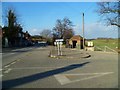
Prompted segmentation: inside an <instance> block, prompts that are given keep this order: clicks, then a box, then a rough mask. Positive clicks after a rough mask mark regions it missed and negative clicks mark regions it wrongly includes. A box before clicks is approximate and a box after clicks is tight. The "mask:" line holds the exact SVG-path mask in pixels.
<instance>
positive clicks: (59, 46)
mask: <svg viewBox="0 0 120 90" xmlns="http://www.w3.org/2000/svg"><path fill="white" fill-rule="evenodd" d="M54 44H55V45H57V47H58V55H62V44H63V39H56V40H55V42H54Z"/></svg>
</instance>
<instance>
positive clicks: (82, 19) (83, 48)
mask: <svg viewBox="0 0 120 90" xmlns="http://www.w3.org/2000/svg"><path fill="white" fill-rule="evenodd" d="M82 23H83V24H82V27H83V49H84V47H85V45H84V44H85V43H84V42H85V39H84V13H82Z"/></svg>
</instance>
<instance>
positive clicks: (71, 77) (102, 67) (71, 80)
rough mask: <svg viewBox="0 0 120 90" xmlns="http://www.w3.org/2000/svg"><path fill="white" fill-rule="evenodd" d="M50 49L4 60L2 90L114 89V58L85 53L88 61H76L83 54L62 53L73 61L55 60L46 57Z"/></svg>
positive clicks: (111, 55)
mask: <svg viewBox="0 0 120 90" xmlns="http://www.w3.org/2000/svg"><path fill="white" fill-rule="evenodd" d="M52 49H53V47H51V46H50V47H37V48H33V49H31V50H28V51H27V52H20V53H16V54H15V55H11V57H10V56H9V58H8V57H6V56H5V57H4V58H3V61H4V64H5V62H8V61H9V64H5V65H4V66H3V68H2V69H1V70H0V71H2V75H1V76H0V77H2V83H3V88H7V89H8V88H20V89H21V88H39V89H40V88H48V89H49V88H118V54H116V53H106V52H90V51H89V52H86V53H88V54H90V55H91V57H89V58H79V57H80V55H79V53H83V51H81V50H80V51H79V50H78V51H77V50H74V49H73V50H69V49H63V51H64V52H63V55H66V56H67V55H69V56H71V57H72V55H71V54H75V55H73V57H75V58H66V56H65V58H59V59H57V58H51V57H48V55H49V53H50V51H51V50H52ZM24 50H25V51H26V50H27V49H24ZM17 51H21V50H17ZM66 51H67V52H66ZM67 57H68V56H67ZM11 60H13V62H11ZM14 60H16V61H14Z"/></svg>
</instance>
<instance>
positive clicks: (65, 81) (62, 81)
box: [54, 75, 71, 85]
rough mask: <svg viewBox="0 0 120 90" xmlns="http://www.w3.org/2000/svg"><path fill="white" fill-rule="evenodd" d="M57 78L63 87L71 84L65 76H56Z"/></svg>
mask: <svg viewBox="0 0 120 90" xmlns="http://www.w3.org/2000/svg"><path fill="white" fill-rule="evenodd" d="M54 76H55V78H56V79H57V80H58V81H59V82H60V84H61V85H64V84H66V83H69V82H71V81H70V80H69V79H68V78H67V77H66V76H64V75H54Z"/></svg>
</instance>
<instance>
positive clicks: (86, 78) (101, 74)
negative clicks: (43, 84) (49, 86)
mask: <svg viewBox="0 0 120 90" xmlns="http://www.w3.org/2000/svg"><path fill="white" fill-rule="evenodd" d="M112 73H114V72H105V73H81V74H58V75H54V77H55V78H56V80H57V81H58V82H59V83H60V84H61V85H65V84H69V83H74V82H79V81H84V80H89V79H94V78H97V77H101V76H104V75H107V74H112ZM66 75H68V76H69V75H70V76H71V75H73V76H76V75H84V76H85V75H93V76H86V77H85V78H82V79H77V80H72V81H71V80H69V79H68V78H67V77H66ZM61 77H64V80H63V79H61Z"/></svg>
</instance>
